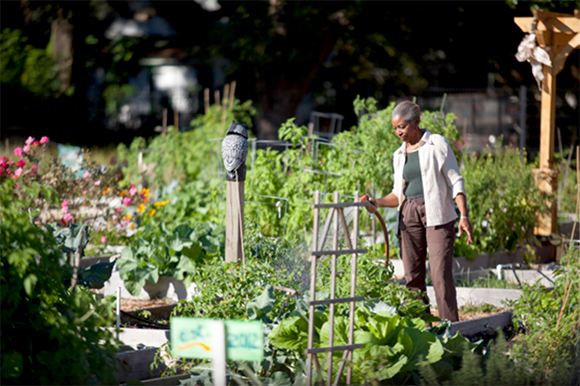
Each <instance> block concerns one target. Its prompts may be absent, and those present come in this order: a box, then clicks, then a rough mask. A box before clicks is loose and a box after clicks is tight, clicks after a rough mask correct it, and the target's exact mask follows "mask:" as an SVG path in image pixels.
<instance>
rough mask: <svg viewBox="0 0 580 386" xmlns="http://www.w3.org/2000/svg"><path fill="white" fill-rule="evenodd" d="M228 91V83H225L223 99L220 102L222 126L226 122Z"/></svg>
mask: <svg viewBox="0 0 580 386" xmlns="http://www.w3.org/2000/svg"><path fill="white" fill-rule="evenodd" d="M229 92H230V85H229V84H228V83H226V85H225V86H224V100H223V102H222V126H224V125H225V124H226V112H227V110H228V94H229Z"/></svg>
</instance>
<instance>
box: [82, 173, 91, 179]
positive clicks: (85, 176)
mask: <svg viewBox="0 0 580 386" xmlns="http://www.w3.org/2000/svg"><path fill="white" fill-rule="evenodd" d="M90 175H91V174H90V173H89V172H85V174H83V178H89V176H90Z"/></svg>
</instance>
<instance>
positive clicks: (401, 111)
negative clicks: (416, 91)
mask: <svg viewBox="0 0 580 386" xmlns="http://www.w3.org/2000/svg"><path fill="white" fill-rule="evenodd" d="M394 117H401V118H402V119H403V121H405V122H413V121H414V120H415V119H418V120H419V121H421V109H420V108H419V105H418V104H415V103H413V102H411V101H404V102H401V103H399V104H398V105H396V106H395V108H394V109H393V112H392V113H391V119H392V118H394Z"/></svg>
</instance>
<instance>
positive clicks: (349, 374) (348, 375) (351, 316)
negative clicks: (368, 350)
mask: <svg viewBox="0 0 580 386" xmlns="http://www.w3.org/2000/svg"><path fill="white" fill-rule="evenodd" d="M358 201H359V197H358V191H356V192H354V202H358ZM353 210H354V218H353V221H354V228H353V230H352V246H351V248H352V249H357V248H358V220H359V210H360V208H359V207H358V206H355V207H354V208H353ZM344 228H345V230H344V231H345V233H346V232H348V229H346V226H345V227H344ZM357 258H358V255H357V254H356V253H353V254H352V257H351V273H350V297H352V298H354V297H355V296H356V265H357ZM355 311H356V310H355V304H354V303H350V309H349V317H348V344H354V314H355ZM347 355H348V356H347V358H348V361H349V362H352V350H350V351H348V354H347ZM346 384H347V385H351V384H352V366H348V369H347V370H346Z"/></svg>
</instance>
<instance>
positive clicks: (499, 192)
mask: <svg viewBox="0 0 580 386" xmlns="http://www.w3.org/2000/svg"><path fill="white" fill-rule="evenodd" d="M464 162H465V163H464V165H465V166H464V168H463V170H462V171H461V173H462V175H463V177H464V178H465V190H466V195H467V205H468V208H469V214H470V217H471V224H472V226H473V235H474V244H473V246H470V247H466V248H471V249H475V250H477V251H478V252H479V253H482V252H483V253H493V252H496V251H501V250H506V251H514V250H515V249H516V247H517V246H518V243H521V242H523V241H525V240H526V239H527V238H528V237H530V236H531V235H532V233H533V229H534V225H535V224H536V221H537V214H538V213H542V212H544V211H546V197H545V196H543V195H542V193H541V192H540V190H539V189H538V188H537V187H536V186H535V182H534V175H533V172H532V168H531V166H530V165H528V164H526V163H525V160H523V159H522V154H520V152H519V150H517V149H510V148H504V147H502V146H498V147H497V148H495V149H494V150H491V149H486V150H484V151H483V152H482V154H481V156H479V157H475V156H469V157H465V159H464Z"/></svg>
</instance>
